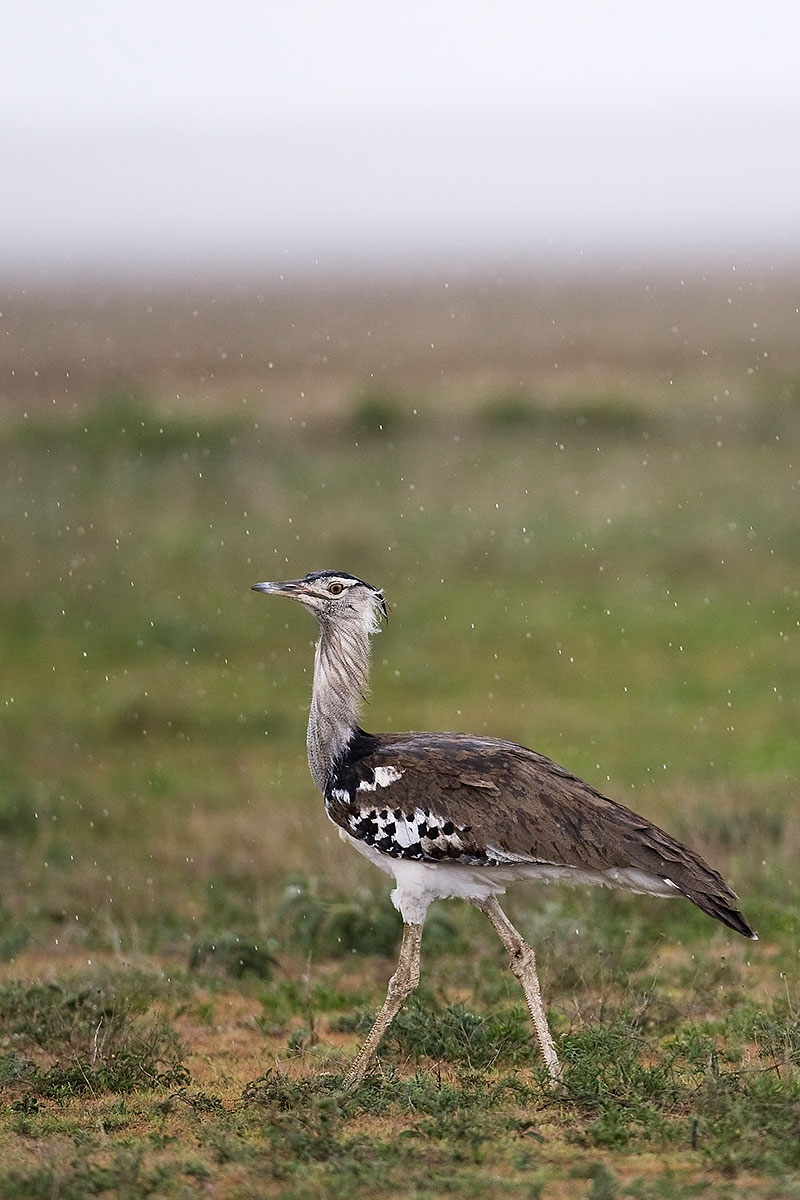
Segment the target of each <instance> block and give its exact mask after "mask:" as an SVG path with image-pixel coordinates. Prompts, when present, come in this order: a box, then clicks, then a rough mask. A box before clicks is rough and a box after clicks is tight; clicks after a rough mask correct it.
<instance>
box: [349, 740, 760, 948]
mask: <svg viewBox="0 0 800 1200" xmlns="http://www.w3.org/2000/svg"><path fill="white" fill-rule="evenodd" d="M326 804H327V807H328V812H329V815H330V816H331V817H332V819H333V820H334V821H336V822H337V824H339V825H341V826H342V828H344V829H346V830H347V832H348V833H350V834H351V835H352V836H354V837H357V838H361V839H362V840H363V841H365V842H368V843H369V844H371V845H374V846H375V848H376V849H378V850H381V851H382V852H383V853H386V854H388V855H391V856H392V857H398V858H412V859H417V860H420V861H428V862H434V861H440V860H442V859H446V860H449V861H453V862H459V861H460V862H465V863H469V864H472V865H476V866H481V865H486V866H490V865H508V864H516V863H519V864H522V863H527V864H547V865H549V866H554V867H566V868H573V869H575V870H576V871H579V872H580V871H582V872H587V873H600V874H603V875H606V874H607V873H608V872H612V871H620V870H621V871H636V872H642V873H643V874H644V875H649V876H653V877H655V878H657V879H660V880H663V881H669V883H670V884H671V885H672V886H674V888H675V890H676V892H679V893H682V894H683V895H684V896H686V897H688V898H689V899H690V900H692V901H693V902H694V903H695V904H697V905H698V906H699V907H700V908H701V909H703V910H704V911H705V912H707V913H708V914H709V915H710V916H713V917H716V918H717V919H718V920H721V921H723V922H724V923H725V924H727V925H730V926H731V927H732V928H733V929H736V930H737V931H738V932H740V933H743V934H744V935H745V936H752V930H750V928H749V926H748V925H747V923H746V922H745V921H744V918H743V917H742V916H741V914H740V913H739V912H738V910H737V909H736V907H735V904H734V901H735V900H736V895H735V893H734V892H732V891H731V889H730V888H729V887H728V886H727V884H726V883H725V881H724V880H723V879H722V877H721V876H720V875H719V874H718V873H717V872H716V871H714V870H713V868H711V867H710V866H709V865H708V864H707V863H706V862H704V860H703V859H702V858H701V857H700V856H699V855H697V854H695V853H694V852H693V851H692V850H690V849H689V848H688V847H686V846H684V845H682V844H681V843H680V842H678V841H676V840H675V838H673V837H671V836H670V835H669V834H668V833H665V832H664V830H662V829H660V828H659V827H658V826H656V825H654V824H652V822H650V821H648V820H646V818H644V817H641V816H638V815H637V814H636V813H634V812H633V811H632V810H631V809H629V808H626V807H625V806H624V805H622V804H618V803H617V802H616V801H614V800H610V799H609V798H608V797H606V796H603V795H601V793H599V792H598V791H596V790H595V789H594V788H592V787H591V786H590V785H589V784H587V783H584V782H583V781H582V780H581V779H578V778H577V777H576V776H574V775H571V774H570V773H569V772H568V771H566V770H564V768H563V767H559V766H558V765H557V764H556V763H554V762H552V761H551V760H550V759H548V758H545V757H544V756H543V755H541V754H537V753H536V752H535V751H533V750H528V749H526V748H525V747H524V746H519V745H517V744H516V743H513V742H505V741H500V740H498V739H494V738H475V737H468V736H465V735H462V734H391V735H385V736H371V735H368V734H359V735H358V736H357V737H356V739H355V741H354V742H353V744H352V746H351V747H350V752H349V753H348V754H346V755H345V758H344V759H343V761H342V762H341V763H340V765H339V768H338V769H337V771H336V772H335V773H334V775H333V777H332V779H331V783H330V785H329V788H328V792H327V794H326ZM608 879H609V882H612V881H613V876H608Z"/></svg>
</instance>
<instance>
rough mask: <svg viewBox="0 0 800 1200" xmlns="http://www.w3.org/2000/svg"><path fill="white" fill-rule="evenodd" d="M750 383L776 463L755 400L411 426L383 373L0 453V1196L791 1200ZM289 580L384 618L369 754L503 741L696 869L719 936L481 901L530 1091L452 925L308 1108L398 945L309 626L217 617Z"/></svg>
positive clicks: (784, 709) (523, 897)
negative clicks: (399, 999)
mask: <svg viewBox="0 0 800 1200" xmlns="http://www.w3.org/2000/svg"><path fill="white" fill-rule="evenodd" d="M787 378H788V380H789V382H788V383H786V384H785V385H783V391H782V392H781V396H782V397H783V399H782V400H781V405H782V407H781V409H780V419H779V421H778V423H777V424H776V425H775V428H776V430H778V432H779V436H773V433H772V427H771V422H772V421H773V417H774V411H775V410H774V409H773V408H770V404H769V403H767V401H765V400H764V398H763V397H762V396H760V395H756V394H754V395H753V396H752V397H751V400H750V407H749V408H748V407H747V406H744V407H743V406H742V403H741V402H740V403H738V404H737V406H736V407H735V409H733V408H732V409H731V411H730V412H729V413H727V414H726V413H724V412H722V413H717V414H716V415H717V416H719V420H717V419H716V416H715V417H714V419H713V420H712V419H711V418H710V416H709V413H708V412H704V411H699V410H698V412H697V413H695V414H694V415H693V413H692V411H691V409H690V408H689V409H687V410H685V411H683V413H682V415H681V416H680V419H678V418H677V417H670V416H669V415H667V416H665V415H664V414H663V413H662V414H661V415H659V414H658V413H657V412H654V411H653V408H652V406H651V405H649V404H646V403H644V402H642V404H641V406H639V407H638V408H637V406H636V401H635V397H634V398H633V399H631V397H630V396H629V395H628V392H627V391H626V393H625V395H624V396H617V394H616V393H614V394H611V393H608V394H605V393H603V394H600V393H597V392H596V391H594V392H589V391H587V392H586V394H585V395H580V394H576V395H575V396H574V398H572V397H570V396H567V397H566V398H565V399H564V401H563V405H562V407H560V408H559V406H558V405H554V403H553V402H552V398H551V399H548V401H547V403H546V404H542V403H540V402H539V401H538V400H537V399H536V397H535V396H534V395H533V394H528V393H527V392H520V391H519V390H514V389H510V388H506V389H499V390H498V391H497V392H496V393H493V395H494V398H492V394H489V393H487V391H486V389H485V388H483V387H479V386H477V385H476V387H475V391H474V395H473V399H472V404H471V407H470V406H469V405H466V404H462V406H461V408H460V409H459V411H458V415H457V416H455V415H452V414H451V415H449V416H448V415H447V414H446V413H442V412H440V411H434V410H433V409H426V407H425V405H424V403H423V402H422V400H420V403H419V411H418V412H417V413H416V414H415V413H414V412H413V409H414V400H413V397H414V391H413V386H412V384H406V383H405V382H403V381H400V382H398V384H397V386H396V387H395V386H392V387H389V386H386V387H380V388H379V387H377V386H372V385H369V386H367V385H365V386H364V387H362V388H360V389H356V390H355V392H354V393H353V397H352V398H351V399H350V400H349V401H348V404H347V406H345V407H344V408H341V409H340V410H339V411H337V412H335V413H329V414H327V415H326V416H325V419H324V420H323V419H322V418H320V419H319V420H318V421H317V422H314V421H313V420H312V421H310V422H309V423H308V424H307V427H306V428H305V429H304V430H300V429H298V428H297V427H296V425H294V424H293V423H287V422H286V421H285V420H284V417H283V415H282V414H281V413H280V412H276V414H275V415H274V417H273V419H270V416H269V413H268V412H266V413H264V412H262V413H260V415H259V418H258V420H257V421H255V420H253V419H252V418H245V417H243V416H242V415H241V414H242V412H243V411H245V410H243V409H242V408H241V406H234V405H231V404H228V405H225V404H219V405H216V406H212V407H211V408H210V409H209V410H208V411H204V412H203V413H201V414H199V415H197V416H194V417H193V416H192V415H190V414H189V415H187V413H186V412H184V411H181V412H180V413H179V414H178V415H175V413H174V412H172V411H171V409H170V406H169V405H168V404H166V403H165V402H164V401H163V400H162V398H161V397H160V396H159V394H158V392H157V391H152V390H151V396H152V398H150V399H148V389H147V388H145V387H136V388H123V389H119V388H117V389H116V390H112V391H111V392H104V393H103V394H102V395H101V396H99V397H96V398H95V399H94V400H89V401H86V402H85V403H83V404H80V405H78V406H77V407H76V408H75V409H74V410H73V411H71V412H69V413H68V415H67V416H65V417H61V418H59V417H58V414H56V415H55V416H52V417H48V418H47V419H45V418H44V417H42V416H31V417H29V418H26V419H23V418H21V417H20V419H19V420H12V419H8V420H7V421H6V424H5V425H4V427H3V431H2V452H3V458H4V460H5V468H6V469H5V470H4V471H3V472H2V475H1V476H0V516H1V517H2V521H1V524H0V529H2V534H1V535H0V566H2V575H0V580H1V582H0V589H1V599H2V612H3V639H2V644H0V669H1V670H2V679H3V689H2V696H0V703H2V708H3V715H4V721H3V725H2V731H0V852H2V855H3V883H4V886H3V891H2V896H0V918H1V920H0V959H2V962H3V964H4V965H3V966H2V971H1V973H0V1028H1V1029H2V1035H1V1036H0V1099H1V1100H2V1105H3V1107H2V1110H0V1163H2V1166H0V1193H2V1195H3V1196H4V1197H6V1196H7V1197H9V1200H15V1198H17V1197H20V1198H22V1197H38V1196H42V1197H45V1196H46V1197H48V1198H49V1197H52V1196H58V1197H60V1198H68V1197H73V1196H74V1197H83V1196H93V1195H98V1196H106V1195H120V1196H128V1195H129V1196H137V1197H140V1196H150V1195H152V1196H176V1197H177V1196H185V1195H193V1194H199V1193H200V1192H201V1190H202V1189H203V1188H204V1187H208V1188H210V1189H212V1190H213V1189H216V1193H217V1194H219V1195H225V1196H231V1197H242V1198H244V1197H251V1196H256V1195H258V1196H272V1195H274V1196H282V1197H297V1198H298V1200H299V1198H300V1197H303V1198H305V1197H316V1196H325V1197H337V1196H342V1197H358V1196H365V1197H366V1196H369V1197H382V1196H387V1197H388V1196H414V1197H428V1196H430V1197H434V1196H439V1195H444V1194H447V1195H454V1196H458V1197H464V1198H466V1197H483V1196H486V1197H490V1196H494V1195H497V1194H498V1192H499V1191H501V1190H502V1191H503V1193H505V1194H507V1195H508V1196H509V1197H510V1198H514V1200H515V1198H516V1197H520V1198H522V1197H531V1196H544V1197H548V1198H549V1200H560V1198H561V1197H575V1196H577V1197H581V1198H583V1197H592V1198H593V1200H601V1198H603V1197H617V1196H618V1197H627V1196H630V1197H640V1198H642V1200H650V1198H651V1197H652V1198H653V1200H655V1198H656V1197H690V1196H696V1195H714V1196H719V1197H730V1198H733V1197H745V1196H758V1197H768V1196H781V1197H791V1196H796V1195H800V1182H799V1181H800V1160H799V1159H798V1151H797V1147H798V1145H799V1144H800V1124H798V1121H800V1034H799V1033H798V1011H799V1010H798V1001H797V997H798V983H800V964H798V958H797V942H798V930H799V929H800V887H799V886H798V882H797V870H796V863H797V860H798V854H800V826H799V825H798V818H797V806H796V794H797V781H798V763H799V762H800V738H799V735H798V728H800V722H798V700H797V673H798V663H799V662H800V660H799V659H798V654H797V648H798V639H799V638H800V624H799V618H800V608H799V607H798V599H799V598H800V590H799V589H798V577H799V576H798V565H799V560H800V537H799V536H798V535H799V534H800V516H798V514H800V505H798V498H799V495H800V477H799V476H798V470H797V463H798V452H799V451H800V430H798V427H797V423H796V414H795V415H794V416H792V413H791V412H790V410H791V409H792V405H794V408H795V409H796V404H794V391H793V390H792V388H791V387H790V384H791V380H792V378H793V377H792V376H787ZM770 403H771V401H770ZM776 403H777V402H776ZM715 411H716V410H715ZM321 566H335V567H341V568H343V569H346V570H350V571H354V572H356V573H358V574H362V575H363V576H364V577H366V578H367V579H369V580H370V581H372V582H375V583H378V584H381V585H382V586H384V587H385V589H386V592H387V596H388V599H389V602H390V606H391V613H390V621H389V624H388V629H387V630H386V631H385V632H384V633H383V634H382V636H381V637H380V638H379V639H377V641H376V643H375V654H374V672H373V695H374V699H373V701H372V703H371V705H370V707H369V709H368V710H367V711H366V712H365V715H364V724H365V725H366V726H367V727H368V728H377V729H381V728H396V729H403V728H426V727H431V728H437V727H438V728H453V729H455V728H459V729H467V730H472V731H475V732H490V733H496V734H498V735H502V736H507V737H512V738H515V739H518V740H520V741H523V742H525V743H528V744H532V745H534V746H536V748H537V749H540V750H542V751H543V752H545V753H547V754H549V755H551V756H552V757H554V758H556V759H558V760H559V761H562V762H564V763H565V764H566V765H568V766H569V767H571V768H572V769H574V770H576V771H578V772H579V773H581V774H583V775H584V776H585V777H587V778H588V779H589V780H590V781H591V782H592V783H594V784H596V785H597V786H599V787H600V788H601V789H604V790H606V791H608V792H609V794H611V795H613V796H616V797H617V798H619V799H621V800H623V801H624V802H625V803H627V804H630V805H632V806H633V807H635V808H637V809H639V810H640V811H642V812H643V813H645V814H646V815H647V816H649V817H650V818H652V819H655V820H657V821H658V822H660V823H662V824H664V825H666V826H667V827H668V828H670V829H671V830H672V831H674V832H675V833H676V834H677V835H678V836H680V837H682V838H684V839H685V840H687V841H689V842H690V843H691V844H692V845H693V846H695V847H696V848H697V849H698V850H700V851H701V852H702V853H703V854H704V855H705V856H706V857H707V858H709V859H710V860H711V861H712V862H713V863H714V865H716V866H717V867H719V869H721V870H722V871H723V872H724V873H725V874H726V876H727V877H729V878H730V880H731V882H732V883H733V884H734V886H735V887H736V888H737V891H738V892H739V893H740V895H741V898H742V906H743V909H744V911H745V913H746V914H747V916H748V917H749V918H750V919H751V920H752V922H753V923H754V924H755V925H756V927H757V928H758V930H759V933H760V935H761V941H759V942H758V943H756V944H749V943H745V942H743V941H742V940H741V939H737V938H735V935H733V934H729V933H728V932H727V931H726V930H724V929H722V928H721V927H717V926H715V925H713V924H712V923H711V922H710V921H709V920H708V919H707V918H706V917H704V916H703V914H701V913H699V911H697V910H695V909H693V908H692V907H691V906H690V905H688V904H683V903H679V902H677V901H676V902H673V903H665V902H662V901H657V900H653V899H648V898H644V897H629V896H624V895H620V894H616V893H614V894H612V893H605V892H602V893H601V892H591V893H590V892H585V891H574V892H573V891H569V890H565V889H559V888H556V887H551V888H547V887H541V888H527V889H519V890H517V891H515V892H513V893H512V895H511V896H510V898H509V904H510V908H511V911H512V913H513V915H514V916H515V918H516V920H517V921H518V922H519V924H520V925H521V926H522V928H523V929H524V931H525V933H526V934H527V936H528V937H529V938H530V940H531V942H532V943H533V945H534V946H535V948H536V951H537V957H538V961H539V966H540V972H541V976H542V984H543V989H544V992H545V998H546V1003H547V1005H548V1007H549V1011H550V1019H551V1024H552V1027H553V1030H554V1033H555V1036H556V1039H557V1041H558V1043H559V1046H560V1051H561V1054H562V1057H563V1059H564V1061H565V1063H566V1064H567V1067H568V1083H567V1089H566V1092H565V1094H564V1095H563V1096H561V1097H559V1098H553V1096H552V1095H550V1094H549V1093H548V1091H547V1089H546V1087H545V1086H544V1084H545V1080H544V1077H543V1072H542V1068H541V1064H540V1063H539V1060H538V1057H537V1054H536V1050H535V1046H534V1044H533V1042H532V1038H531V1033H530V1029H529V1027H528V1021H527V1017H526V1015H525V1012H524V1009H523V1007H522V1006H521V998H520V995H519V993H518V991H517V988H516V984H515V981H514V980H513V978H511V976H510V974H509V973H508V971H507V970H506V969H505V966H504V962H503V954H502V950H501V948H500V947H499V945H497V944H496V941H495V940H494V939H493V935H492V933H491V930H490V929H489V927H488V925H487V924H486V922H485V921H483V919H482V918H481V917H480V915H479V914H477V913H475V912H473V911H471V910H469V909H467V908H466V907H465V906H458V905H455V904H451V905H446V904H440V905H437V906H434V908H433V909H432V911H431V914H430V919H429V922H428V925H427V927H426V935H425V941H424V944H423V979H422V984H421V988H420V992H419V997H418V999H417V1000H415V1001H414V1002H413V1003H412V1004H411V1005H410V1006H409V1007H408V1009H407V1010H406V1011H405V1012H404V1013H403V1014H401V1016H400V1017H399V1018H398V1020H397V1022H396V1025H395V1027H394V1028H393V1030H392V1032H391V1035H390V1036H389V1037H388V1038H387V1039H386V1043H385V1045H384V1047H383V1048H382V1051H381V1055H380V1059H379V1066H378V1069H377V1070H376V1072H375V1073H374V1075H371V1076H370V1077H369V1078H368V1079H367V1081H366V1082H365V1084H364V1086H363V1087H362V1088H361V1089H360V1090H359V1091H358V1092H357V1093H355V1094H353V1095H350V1094H345V1093H343V1092H342V1091H341V1080H342V1078H343V1075H344V1072H345V1070H346V1067H347V1064H348V1062H349V1061H350V1060H351V1058H352V1055H353V1053H354V1051H355V1048H356V1045H357V1043H358V1040H359V1038H360V1037H361V1036H362V1035H363V1031H364V1029H365V1028H366V1027H367V1026H368V1024H369V1020H370V1019H371V1014H372V1013H373V1012H374V1009H375V1007H376V1005H377V1004H378V1003H379V1002H380V999H381V998H382V991H383V989H384V988H385V984H386V980H387V978H388V975H389V974H390V972H391V969H392V968H391V959H392V957H393V956H394V954H395V952H396V946H397V942H398V937H399V922H398V918H397V914H396V913H395V912H394V910H393V908H392V907H391V904H390V902H389V900H388V894H387V893H388V890H389V885H388V880H385V879H383V878H378V877H377V874H376V873H373V872H372V871H371V869H370V868H369V866H368V865H367V864H366V863H363V862H362V861H361V860H360V859H359V858H358V857H357V856H355V855H352V854H351V853H350V852H349V851H348V850H347V848H345V847H343V846H342V845H340V843H339V840H338V838H337V837H336V836H335V831H334V830H332V828H331V827H330V826H329V824H328V823H327V822H326V820H325V818H324V815H323V813H322V810H321V806H320V802H319V799H318V797H317V796H316V795H315V794H314V790H313V787H312V785H311V782H310V780H309V778H308V775H307V768H306V765H305V759H304V721H305V711H306V707H307V703H308V692H309V688H310V670H311V654H312V642H313V638H314V629H313V627H312V625H311V623H310V621H309V620H308V618H307V617H306V615H305V614H303V613H302V612H300V611H297V610H296V609H294V608H293V607H292V606H289V605H281V604H280V603H278V602H275V601H267V600H265V599H264V598H263V597H259V596H255V595H253V594H252V593H251V592H250V591H249V585H250V584H251V583H252V582H254V581H256V580H258V579H269V578H281V577H287V576H292V575H297V574H301V573H303V572H305V571H306V570H309V569H312V568H315V567H321Z"/></svg>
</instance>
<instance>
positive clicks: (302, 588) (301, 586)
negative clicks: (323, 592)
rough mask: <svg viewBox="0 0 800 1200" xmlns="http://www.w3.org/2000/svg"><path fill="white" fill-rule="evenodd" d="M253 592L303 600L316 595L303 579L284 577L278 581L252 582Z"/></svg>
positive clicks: (317, 594) (317, 595)
mask: <svg viewBox="0 0 800 1200" xmlns="http://www.w3.org/2000/svg"><path fill="white" fill-rule="evenodd" d="M251 590H252V591H254V592H264V594H265V595H267V596H288V597H289V599H290V600H305V599H306V597H308V596H311V597H317V598H319V593H317V592H315V591H314V590H313V589H312V588H310V587H309V586H308V584H307V583H306V582H305V580H303V579H285V580H283V581H282V582H280V583H254V584H253V586H252V589H251Z"/></svg>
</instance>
